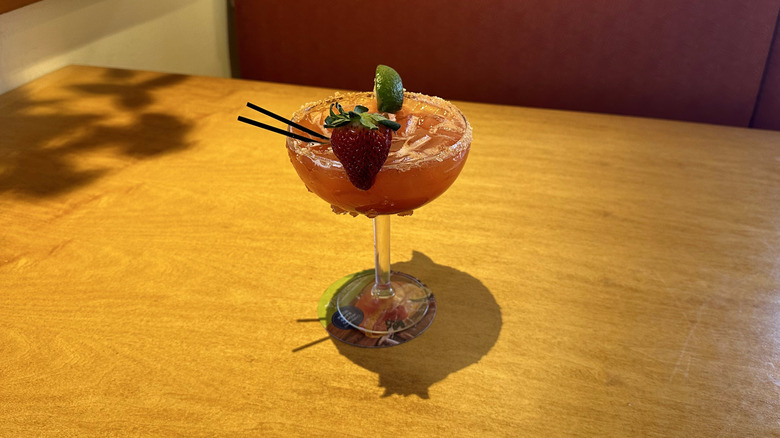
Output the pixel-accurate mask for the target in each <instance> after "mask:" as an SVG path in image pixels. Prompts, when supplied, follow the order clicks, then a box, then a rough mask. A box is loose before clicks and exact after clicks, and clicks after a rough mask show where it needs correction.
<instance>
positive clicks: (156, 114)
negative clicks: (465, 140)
mask: <svg viewBox="0 0 780 438" xmlns="http://www.w3.org/2000/svg"><path fill="white" fill-rule="evenodd" d="M413 91H420V92H425V90H413ZM331 93H332V90H325V89H317V88H307V87H298V86H290V85H280V84H273V83H263V82H251V81H239V80H231V79H216V78H206V77H189V76H180V75H169V74H159V73H151V72H141V71H127V70H113V69H104V68H97V67H83V66H70V67H66V68H64V69H62V70H59V71H57V72H54V73H52V74H50V75H48V76H45V77H43V78H41V79H38V80H36V81H33V82H31V83H29V84H27V85H25V86H23V87H21V88H18V89H16V90H13V91H11V92H8V93H6V94H4V95H2V96H0V436H8V437H63V436H189V437H212V436H229V437H243V436H246V437H253V436H263V437H267V436H339V437H345V436H355V437H357V436H366V435H375V436H479V437H481V436H541V437H556V436H566V437H571V436H574V437H580V436H581V437H589V436H600V437H601V436H610V437H612V436H614V437H627V436H648V437H670V436H679V437H717V436H729V437H731V436H739V437H747V436H756V437H765V436H779V435H780V172H778V170H780V133H778V132H770V131H760V130H749V129H742V128H728V127H721V126H709V125H702V124H691V123H681V122H670V121H661V120H650V119H641V118H630V117H618V116H605V115H597V114H587V113H575V112H562V111H551V110H539V109H527V108H519V107H508V106H495V105H485V104H476V103H462V102H461V103H458V105H459V106H460V107H461V109H462V110H463V111H464V113H465V114H466V115H467V117H468V118H469V120H470V121H471V123H472V125H473V128H474V142H473V144H472V151H471V154H470V156H469V161H468V163H467V164H466V167H465V168H464V171H463V173H462V174H461V176H460V178H459V180H458V181H456V182H455V184H454V185H453V186H452V188H450V190H449V191H448V192H447V193H445V194H444V195H443V196H442V197H441V198H439V199H438V200H436V201H434V202H433V203H432V204H430V205H428V206H425V207H423V208H421V209H420V210H418V211H416V212H415V213H414V215H412V216H410V217H403V218H394V219H393V229H392V236H393V242H392V253H393V268H394V269H397V270H402V271H405V272H408V273H410V274H412V275H415V276H417V277H418V278H420V279H421V280H423V281H424V282H425V283H426V284H428V286H429V287H430V288H431V289H432V290H433V292H434V294H435V295H436V300H437V314H436V319H435V320H434V322H433V325H432V326H431V328H430V329H428V331H426V332H425V333H424V334H423V335H422V336H421V337H420V338H418V339H415V340H413V341H411V342H408V343H406V344H403V345H401V346H398V347H393V348H387V349H382V350H370V349H362V348H356V347H352V346H349V345H345V344H342V343H339V342H337V341H332V340H330V339H328V338H327V336H328V335H327V332H326V331H325V330H324V328H323V327H322V325H321V324H320V323H319V321H317V320H316V318H317V316H316V315H317V301H318V300H319V298H320V295H321V294H322V292H323V291H324V290H325V289H326V288H327V287H328V285H329V284H331V283H332V282H333V281H335V280H337V279H338V278H340V277H342V276H343V275H345V274H348V273H351V272H356V271H360V270H363V269H367V268H371V267H372V263H373V256H372V235H371V223H370V221H369V220H368V219H366V218H364V217H358V218H352V217H349V216H337V215H335V214H333V213H331V212H330V208H329V207H328V205H327V204H326V203H325V202H323V201H321V200H320V199H318V198H317V197H316V196H315V195H312V194H310V193H308V192H307V191H306V189H305V187H304V186H303V184H302V183H301V182H300V180H299V179H298V177H297V175H296V174H295V172H294V170H293V168H292V166H291V165H290V163H289V159H288V156H287V152H286V150H285V148H284V140H283V139H282V138H281V137H279V136H276V135H274V134H271V133H268V132H265V131H262V130H259V129H257V128H253V127H250V126H247V125H244V124H241V123H238V122H237V121H236V117H237V116H238V115H239V114H245V115H252V114H249V113H247V112H246V111H247V110H246V109H245V108H244V104H245V102H246V101H252V102H254V103H257V104H260V105H262V106H264V107H267V108H269V109H272V110H274V111H276V112H278V113H281V114H291V113H292V112H293V111H294V110H296V109H297V108H298V107H299V106H300V105H301V104H303V103H304V102H306V101H312V100H315V99H319V98H322V97H326V96H327V95H330V94H331ZM445 97H446V96H445Z"/></svg>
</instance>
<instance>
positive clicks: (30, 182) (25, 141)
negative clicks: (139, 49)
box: [0, 69, 192, 198]
mask: <svg viewBox="0 0 780 438" xmlns="http://www.w3.org/2000/svg"><path fill="white" fill-rule="evenodd" d="M137 76H138V73H137V72H132V71H127V70H119V69H109V70H106V72H105V74H104V76H103V78H101V79H100V80H99V81H92V82H83V83H77V84H74V85H71V86H65V87H64V88H63V89H62V90H56V91H55V92H57V91H64V92H59V93H57V94H56V97H52V98H48V99H43V98H36V97H33V96H31V95H30V94H29V93H27V92H26V90H25V89H24V88H20V89H18V90H14V91H12V92H11V93H13V94H11V97H12V98H13V100H12V101H11V103H10V104H8V105H6V106H5V107H3V108H2V112H1V113H0V126H8V127H12V129H11V130H10V132H6V133H4V135H3V138H4V141H2V142H0V163H1V164H0V196H2V195H3V194H6V193H12V194H16V195H21V196H24V197H29V198H44V197H50V196H57V195H60V194H63V193H66V192H69V191H72V190H74V189H77V188H79V187H83V186H86V185H88V184H90V183H92V182H94V181H95V180H97V179H98V178H101V177H103V176H105V175H107V174H109V173H111V172H113V171H116V170H118V169H120V168H122V167H124V166H127V165H132V164H133V163H134V162H136V161H138V160H143V159H148V158H152V157H155V156H158V155H162V154H165V153H169V152H173V151H176V150H181V149H184V148H186V147H187V146H188V142H187V141H186V136H187V133H188V132H189V131H190V130H191V129H192V126H191V123H189V122H187V121H185V120H182V119H181V118H179V117H176V116H174V115H171V114H167V113H162V112H159V111H156V110H153V109H152V107H153V104H154V103H155V96H154V92H155V90H158V89H162V88H165V87H170V86H174V85H176V84H177V83H179V82H181V81H182V80H183V79H184V78H185V77H184V76H182V75H173V74H160V75H156V76H153V77H152V78H151V79H146V78H142V79H139V78H138V77H137ZM42 93H43V94H44V95H47V94H52V93H51V92H49V90H48V89H44V90H42ZM106 99H107V100H108V102H107V103H106V102H104V100H106ZM93 101H94V102H93ZM101 108H102V111H97V110H96V109H101ZM160 132H164V133H165V135H164V136H161V135H159V133H160ZM88 155H89V158H91V160H86V159H85V157H87V156H88Z"/></svg>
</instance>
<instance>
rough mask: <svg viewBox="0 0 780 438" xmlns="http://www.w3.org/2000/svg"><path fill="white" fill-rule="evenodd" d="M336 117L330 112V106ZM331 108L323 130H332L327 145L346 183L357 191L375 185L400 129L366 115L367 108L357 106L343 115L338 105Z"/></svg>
mask: <svg viewBox="0 0 780 438" xmlns="http://www.w3.org/2000/svg"><path fill="white" fill-rule="evenodd" d="M334 105H335V107H336V108H337V109H338V110H339V114H335V113H334V112H333V106H334ZM334 105H331V108H330V116H329V117H327V118H326V119H325V127H326V128H333V132H332V133H331V136H330V145H331V148H332V149H333V153H334V154H336V158H338V159H339V161H340V162H341V164H342V165H343V166H344V170H345V171H346V172H347V177H348V178H349V181H350V182H351V183H352V185H354V186H355V187H357V188H358V189H360V190H368V189H370V188H371V187H372V186H373V185H374V179H376V175H377V173H379V169H381V168H382V165H384V164H385V161H387V155H388V154H389V153H390V144H391V142H392V140H393V131H395V130H397V129H398V128H400V127H401V125H399V124H398V123H396V122H393V121H391V120H388V119H386V118H385V117H383V116H382V115H380V114H369V113H368V112H367V111H368V108H366V107H364V106H360V105H358V106H356V107H355V109H354V110H353V111H349V112H344V109H343V108H342V107H341V105H339V104H334Z"/></svg>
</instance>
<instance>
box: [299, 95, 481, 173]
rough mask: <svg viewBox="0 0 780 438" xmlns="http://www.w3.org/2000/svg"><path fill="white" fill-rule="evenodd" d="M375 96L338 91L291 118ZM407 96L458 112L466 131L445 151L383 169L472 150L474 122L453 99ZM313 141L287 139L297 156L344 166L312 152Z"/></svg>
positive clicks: (399, 168) (392, 164) (412, 164)
mask: <svg viewBox="0 0 780 438" xmlns="http://www.w3.org/2000/svg"><path fill="white" fill-rule="evenodd" d="M374 96H375V93H374V92H373V91H356V92H345V93H342V92H336V93H335V94H334V95H332V96H330V97H326V98H325V99H322V100H318V101H316V102H309V103H305V104H303V105H302V106H301V107H300V108H299V109H298V110H297V111H295V112H294V113H293V115H292V118H291V120H292V121H293V122H298V121H299V120H300V119H301V117H302V116H303V114H304V113H306V112H307V111H309V110H311V109H312V108H314V107H315V106H320V105H328V106H330V104H331V103H335V102H337V101H340V100H343V99H347V98H351V97H369V98H371V97H374ZM404 99H413V100H417V101H422V102H427V103H430V104H432V105H436V106H438V107H441V108H444V109H445V111H449V110H451V111H453V112H454V113H456V115H460V117H462V118H463V123H464V124H465V127H464V131H463V134H462V135H461V137H460V138H459V139H458V141H456V142H455V143H453V144H452V145H451V146H448V147H447V148H446V149H444V150H443V151H442V153H439V154H436V155H431V156H427V157H424V158H412V159H410V160H405V161H402V162H398V163H390V164H385V166H384V168H387V169H395V170H408V169H410V168H412V167H419V166H421V165H423V164H425V163H427V162H429V161H431V160H433V161H443V160H446V159H447V158H450V157H454V156H457V155H459V154H461V153H463V152H464V151H467V150H468V149H469V147H470V146H471V139H472V130H471V124H470V123H469V121H468V119H466V116H465V115H463V112H462V111H461V110H460V109H459V108H458V107H457V106H455V105H454V104H453V103H452V102H449V101H447V100H444V99H442V98H440V97H437V96H429V95H427V94H422V93H412V92H409V91H404ZM292 129H293V128H292V127H289V126H288V128H287V130H288V131H292ZM313 144H315V143H307V142H304V141H301V140H296V139H293V138H290V137H288V138H287V148H288V149H290V150H291V151H292V152H294V153H295V154H296V155H298V156H301V155H302V156H305V157H307V158H309V159H310V160H312V161H314V162H315V163H317V165H318V166H322V167H339V168H340V167H342V164H341V162H339V161H338V160H335V159H330V158H326V157H323V156H321V155H319V154H316V153H315V152H313V151H312V149H311V148H309V147H306V146H309V145H313ZM445 152H446V153H445ZM391 153H392V152H391Z"/></svg>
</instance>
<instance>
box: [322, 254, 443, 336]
mask: <svg viewBox="0 0 780 438" xmlns="http://www.w3.org/2000/svg"><path fill="white" fill-rule="evenodd" d="M390 284H391V286H392V288H393V290H394V294H393V296H392V297H389V298H379V297H377V296H376V295H375V294H372V289H373V287H374V270H373V269H372V270H367V271H362V272H358V273H356V274H351V275H348V276H347V277H344V278H342V279H340V280H338V281H336V282H335V283H333V284H332V285H331V286H330V287H329V288H328V289H327V290H326V291H325V294H324V295H323V296H322V298H321V299H320V306H319V313H320V319H321V320H322V321H323V325H324V326H325V327H326V329H327V331H328V333H330V334H331V335H332V336H333V337H335V338H337V339H339V340H340V341H343V342H346V343H348V344H352V345H357V346H362V347H387V346H392V345H398V344H401V343H403V342H407V341H409V340H412V339H414V338H416V337H417V336H419V335H420V334H422V332H424V331H425V329H427V328H428V326H430V324H431V322H432V321H433V317H434V316H435V314H436V300H435V298H434V296H433V293H431V290H430V289H428V287H427V286H426V285H425V284H423V283H422V282H420V281H419V280H417V279H416V278H414V277H412V276H410V275H408V274H404V273H401V272H391V276H390Z"/></svg>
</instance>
